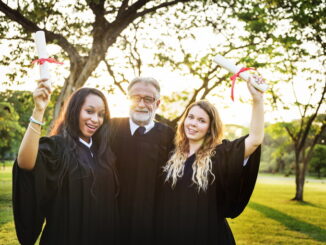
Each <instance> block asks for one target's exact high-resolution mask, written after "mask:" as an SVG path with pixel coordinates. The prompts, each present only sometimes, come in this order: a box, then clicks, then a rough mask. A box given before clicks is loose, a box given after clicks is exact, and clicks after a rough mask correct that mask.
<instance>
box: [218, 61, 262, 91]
mask: <svg viewBox="0 0 326 245" xmlns="http://www.w3.org/2000/svg"><path fill="white" fill-rule="evenodd" d="M214 62H215V63H217V64H218V65H220V66H221V67H223V68H224V69H226V70H228V71H229V72H232V73H233V74H235V73H237V72H238V71H240V69H241V67H239V66H237V65H235V64H234V63H232V62H231V61H230V60H228V59H226V58H224V57H223V56H221V55H216V56H215V57H214ZM239 77H241V78H242V79H244V80H246V81H249V78H250V74H249V73H248V72H241V73H240V74H239ZM250 81H251V84H252V85H253V86H254V87H255V88H256V89H258V90H260V91H262V92H265V91H266V90H267V89H268V85H267V84H266V83H262V84H260V83H256V82H255V79H251V80H250Z"/></svg>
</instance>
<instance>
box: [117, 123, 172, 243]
mask: <svg viewBox="0 0 326 245" xmlns="http://www.w3.org/2000/svg"><path fill="white" fill-rule="evenodd" d="M111 128H112V131H113V138H112V140H111V142H112V149H113V151H114V153H115V154H116V157H117V170H118V175H119V182H120V193H119V197H118V200H119V209H120V213H121V220H120V221H121V244H123V245H125V244H126V245H127V244H137V245H138V244H142V245H146V244H151V245H152V244H153V232H154V220H153V218H154V207H155V194H156V190H157V184H158V180H159V175H160V173H161V171H162V166H163V165H164V164H165V163H166V161H167V158H168V154H169V152H170V150H171V149H172V147H173V137H174V132H173V130H172V129H171V128H169V127H167V126H165V125H163V124H161V123H157V122H155V126H154V128H152V129H151V130H150V131H149V132H147V133H146V134H145V135H142V136H132V135H131V132H130V126H129V119H128V118H114V119H113V120H112V123H111Z"/></svg>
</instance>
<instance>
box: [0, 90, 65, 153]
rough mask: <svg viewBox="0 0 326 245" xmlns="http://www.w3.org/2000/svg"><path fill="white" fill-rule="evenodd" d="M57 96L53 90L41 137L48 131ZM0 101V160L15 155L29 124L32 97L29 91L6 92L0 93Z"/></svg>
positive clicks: (56, 92)
mask: <svg viewBox="0 0 326 245" xmlns="http://www.w3.org/2000/svg"><path fill="white" fill-rule="evenodd" d="M58 95H59V89H56V90H54V92H53V94H52V97H51V102H50V103H49V106H48V108H47V110H46V112H45V115H44V121H45V122H46V125H45V126H44V127H42V134H43V135H45V134H47V132H48V131H49V125H50V121H51V119H52V113H53V108H54V104H55V101H56V99H57V97H58ZM0 101H1V102H0V135H1V140H0V159H2V158H5V157H6V156H8V157H10V158H12V157H14V156H15V155H16V154H17V152H18V148H19V145H20V142H21V140H22V138H23V134H24V132H25V130H26V128H27V126H28V124H29V118H30V116H31V114H32V110H33V107H34V104H33V97H32V93H31V92H30V91H14V90H7V91H3V92H0Z"/></svg>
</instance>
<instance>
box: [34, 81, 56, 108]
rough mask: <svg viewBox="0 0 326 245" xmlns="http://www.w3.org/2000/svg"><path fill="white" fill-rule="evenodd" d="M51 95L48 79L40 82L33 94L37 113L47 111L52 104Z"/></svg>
mask: <svg viewBox="0 0 326 245" xmlns="http://www.w3.org/2000/svg"><path fill="white" fill-rule="evenodd" d="M51 93H52V91H51V88H50V86H49V84H48V83H47V79H43V80H38V85H37V88H36V89H35V90H34V92H33V99H34V105H35V109H36V110H37V111H45V109H46V107H47V106H48V104H49V102H50V98H51Z"/></svg>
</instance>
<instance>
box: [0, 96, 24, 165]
mask: <svg viewBox="0 0 326 245" xmlns="http://www.w3.org/2000/svg"><path fill="white" fill-rule="evenodd" d="M18 119H19V116H18V114H17V112H16V111H15V109H14V107H13V106H12V105H11V104H10V103H8V102H0V134H1V140H0V159H10V158H13V156H14V154H15V153H16V152H17V150H18V146H19V143H18V141H17V138H19V137H21V136H22V133H23V128H22V127H21V125H20V124H19V122H18Z"/></svg>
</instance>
